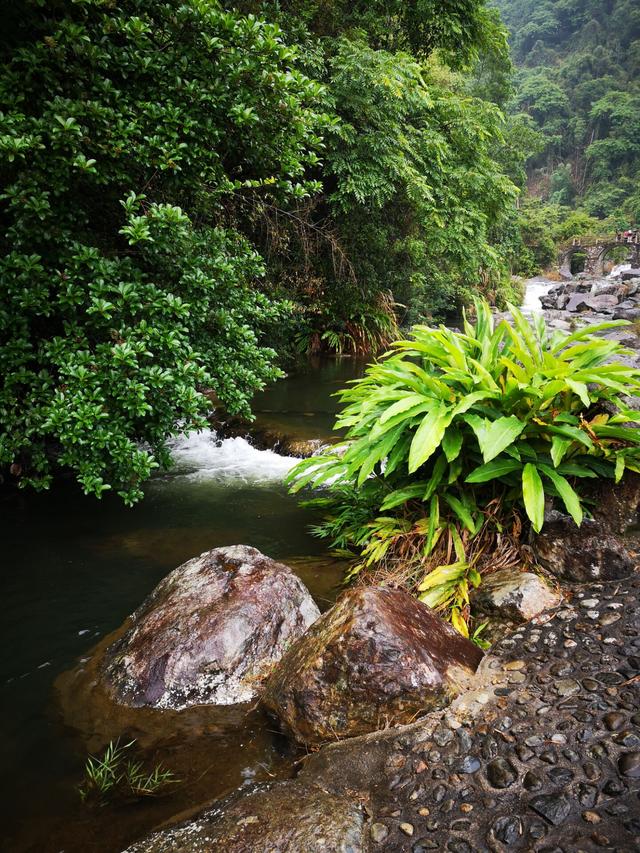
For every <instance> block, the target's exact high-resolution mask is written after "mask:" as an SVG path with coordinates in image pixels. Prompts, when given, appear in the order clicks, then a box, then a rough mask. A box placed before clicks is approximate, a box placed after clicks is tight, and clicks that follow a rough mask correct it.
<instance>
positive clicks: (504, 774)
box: [487, 758, 518, 788]
mask: <svg viewBox="0 0 640 853" xmlns="http://www.w3.org/2000/svg"><path fill="white" fill-rule="evenodd" d="M517 778H518V772H517V770H516V769H515V767H514V766H513V764H512V763H511V762H510V761H509V760H508V759H506V758H496V759H494V760H493V761H490V762H489V764H487V779H488V780H489V783H490V784H491V785H492V786H493V787H494V788H508V787H509V785H513V783H514V782H515V781H516V779H517Z"/></svg>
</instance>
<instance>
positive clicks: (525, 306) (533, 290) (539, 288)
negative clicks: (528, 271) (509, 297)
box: [521, 278, 556, 314]
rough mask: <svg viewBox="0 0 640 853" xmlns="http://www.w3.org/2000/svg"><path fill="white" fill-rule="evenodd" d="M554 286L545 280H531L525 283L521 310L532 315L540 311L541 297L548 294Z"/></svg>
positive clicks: (553, 282) (551, 282) (553, 283)
mask: <svg viewBox="0 0 640 853" xmlns="http://www.w3.org/2000/svg"><path fill="white" fill-rule="evenodd" d="M555 284H556V282H555V281H549V280H548V279H546V278H531V279H529V281H527V282H525V288H526V289H525V293H524V301H523V303H522V308H521V310H522V311H523V312H524V313H525V314H534V313H538V312H540V311H542V303H541V302H540V299H541V297H543V296H544V295H545V293H548V292H549V291H550V290H551V288H552V287H554V286H555Z"/></svg>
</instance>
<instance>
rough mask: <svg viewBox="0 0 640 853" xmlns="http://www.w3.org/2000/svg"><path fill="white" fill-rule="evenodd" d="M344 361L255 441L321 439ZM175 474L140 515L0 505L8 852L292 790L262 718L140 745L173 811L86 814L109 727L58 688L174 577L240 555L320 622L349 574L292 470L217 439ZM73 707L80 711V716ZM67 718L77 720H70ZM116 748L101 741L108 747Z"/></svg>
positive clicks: (272, 402)
mask: <svg viewBox="0 0 640 853" xmlns="http://www.w3.org/2000/svg"><path fill="white" fill-rule="evenodd" d="M552 286H553V282H549V281H547V280H545V279H534V280H532V281H530V282H529V283H528V287H527V295H526V298H525V302H524V305H523V310H524V311H525V313H531V312H533V311H537V310H539V309H540V301H539V299H540V296H541V295H543V294H544V293H545V292H546V291H547V290H548V289H549V288H550V287H552ZM362 370H363V365H362V364H358V363H355V362H353V361H352V360H350V359H336V360H326V361H316V362H314V363H310V364H308V365H306V366H303V367H301V368H300V369H299V371H298V372H296V373H295V374H294V375H292V376H291V377H289V378H287V379H285V380H282V381H280V382H278V383H277V384H276V385H274V386H273V387H271V388H269V389H266V390H265V391H264V392H262V393H260V394H258V395H257V396H256V397H255V399H254V402H253V408H254V411H255V412H256V414H257V421H258V424H259V425H260V426H261V427H262V428H266V429H270V430H276V431H278V430H279V431H282V432H284V433H287V434H288V435H291V436H294V437H296V438H298V439H313V438H320V439H327V438H329V436H330V434H331V429H332V426H333V422H334V419H335V414H336V411H337V409H338V406H339V404H338V401H337V400H336V399H335V397H333V396H332V395H333V394H335V392H336V391H338V390H339V389H340V388H342V387H344V385H345V383H346V382H347V381H348V380H349V379H352V378H354V377H355V376H358V375H361V373H362ZM173 456H174V460H175V466H174V468H173V469H172V470H171V471H170V472H166V473H162V474H159V475H157V476H155V477H154V478H153V479H152V480H151V481H150V482H149V484H148V486H147V488H146V497H145V499H144V501H142V502H141V503H140V504H139V505H137V506H136V507H134V508H133V509H128V508H126V507H125V506H123V505H122V503H121V502H120V501H119V499H118V498H113V497H105V498H104V499H103V500H102V501H101V502H98V501H97V500H95V499H94V498H88V497H84V496H83V495H82V494H81V493H79V491H78V489H77V488H75V487H73V486H72V485H71V484H70V483H62V484H59V485H58V486H57V487H56V489H55V491H54V492H51V493H43V494H32V493H27V492H24V493H22V492H20V493H18V494H17V495H16V494H11V495H8V496H7V495H5V496H4V498H2V497H0V508H1V510H2V513H1V515H0V532H1V534H2V545H3V547H2V553H3V556H4V560H3V568H4V571H3V572H2V580H1V584H2V600H3V602H4V608H5V610H4V613H5V615H4V618H3V620H2V628H1V630H2V634H3V636H2V642H1V643H0V687H1V689H2V704H1V707H2V712H1V713H2V724H3V725H2V731H3V738H2V740H1V743H0V750H1V760H2V767H3V768H4V780H5V786H4V795H3V797H2V806H1V808H2V825H3V827H2V830H3V831H2V837H3V839H4V846H3V848H2V849H6V850H7V851H11V853H35V851H37V853H60V851H64V853H91V851H95V853H117V851H120V850H122V849H123V848H124V847H126V846H127V844H128V843H129V842H131V841H132V840H134V839H135V838H137V837H140V836H142V835H144V834H145V833H147V832H148V831H149V830H150V829H152V828H153V827H154V826H156V825H158V824H159V823H161V822H162V821H163V820H167V819H168V818H170V817H173V816H174V815H176V814H178V813H180V812H182V811H184V810H188V809H190V808H194V807H197V806H198V805H201V804H202V803H203V802H205V801H207V800H210V799H213V798H216V797H218V796H221V795H223V794H225V793H227V792H229V791H232V790H234V789H236V788H237V787H239V786H241V785H245V784H250V783H252V782H256V781H263V780H269V779H274V778H286V777H287V776H290V775H291V774H292V773H293V772H294V769H295V764H294V762H295V761H296V760H297V759H298V758H299V757H300V756H298V755H296V754H295V753H294V752H292V750H291V747H290V746H289V745H288V743H287V742H286V740H285V739H284V738H282V737H281V736H280V735H279V734H278V732H277V731H276V726H275V724H274V723H273V722H272V721H271V720H269V719H268V718H267V717H266V716H265V715H263V714H262V713H261V712H260V711H259V710H255V709H254V710H253V711H251V712H250V713H243V714H241V715H240V716H238V715H237V714H236V713H234V711H233V710H230V709H226V710H224V711H222V712H221V713H220V714H218V715H217V716H216V717H215V719H212V718H211V714H210V713H209V714H208V715H207V713H203V714H202V718H201V719H200V718H199V717H198V715H197V714H195V715H191V716H190V717H189V718H188V719H189V724H188V727H184V726H182V727H180V726H178V728H180V729H181V730H180V731H173V732H172V731H171V730H169V731H167V728H169V729H171V727H167V725H166V723H165V725H164V729H163V730H161V731H160V730H159V731H158V732H157V736H156V737H154V736H153V732H152V733H151V735H149V732H147V733H146V737H145V738H139V733H138V732H136V731H133V732H131V731H130V730H127V731H125V732H122V736H123V737H128V738H130V737H136V738H137V739H138V740H139V742H138V746H139V747H141V748H142V750H143V752H142V756H143V757H144V758H145V759H146V760H147V761H148V762H149V763H150V766H154V765H155V764H156V763H157V762H162V765H163V767H165V768H167V769H170V770H171V771H173V772H174V774H175V776H176V778H177V779H178V780H179V781H178V782H177V783H176V784H175V786H174V787H173V788H172V789H171V790H170V793H169V795H167V796H165V797H158V798H146V799H144V800H142V801H136V802H131V803H119V804H110V805H106V806H103V807H99V808H97V807H95V806H94V807H90V806H88V805H86V804H83V803H82V802H81V801H80V797H79V794H78V790H77V788H78V785H79V784H80V783H81V782H82V779H83V767H84V764H85V761H86V758H87V755H88V754H89V753H92V754H99V753H100V752H101V751H102V750H103V749H104V747H105V746H106V744H107V742H108V740H109V739H110V738H111V737H116V736H117V735H119V734H121V732H120V731H119V730H118V731H112V729H113V720H109V719H107V718H106V717H105V719H103V720H101V721H100V725H95V720H94V721H93V725H94V729H93V730H92V729H91V724H90V723H88V722H87V721H86V720H84V719H83V707H82V701H81V698H79V697H73V696H72V697H71V699H70V698H69V697H68V696H67V697H66V704H65V708H66V719H65V718H64V717H63V714H62V711H61V702H60V701H59V694H58V687H57V683H56V682H57V679H58V678H59V676H60V675H61V673H64V672H65V671H67V670H69V669H70V668H71V667H73V666H74V665H76V664H77V662H78V660H79V659H83V658H86V657H87V656H88V654H89V652H90V650H91V649H92V648H93V647H94V646H95V645H96V644H97V643H98V642H100V641H101V640H103V639H104V638H105V637H106V636H107V635H109V634H110V633H111V632H112V631H114V630H115V629H116V628H118V626H120V625H121V624H122V622H123V620H124V619H125V618H126V617H127V616H128V615H129V614H130V613H131V612H132V611H133V610H135V609H136V608H137V607H138V606H139V605H140V604H141V603H142V601H143V600H144V599H145V597H146V596H147V595H148V594H149V593H150V592H151V591H152V589H153V588H154V587H155V586H156V584H157V583H158V582H159V581H160V580H161V579H162V578H163V577H164V576H165V575H166V574H167V573H168V572H169V571H170V570H171V569H173V568H175V567H176V566H178V565H180V564H181V563H183V562H184V561H185V560H187V559H190V558H191V557H194V556H197V555H199V554H200V553H202V552H203V551H205V550H208V549H210V548H215V547H218V546H222V545H231V544H237V543H243V544H247V545H252V546H254V547H256V548H258V549H260V550H261V551H263V552H264V553H265V554H267V555H269V556H271V557H274V558H276V559H281V560H283V561H284V562H286V563H288V564H289V565H291V566H292V568H293V569H294V571H296V572H297V573H298V574H299V576H300V577H301V578H302V580H303V581H304V583H305V584H306V585H307V587H308V588H309V590H310V592H311V594H312V595H313V596H314V598H315V600H316V602H317V603H318V605H319V607H320V609H321V610H323V609H326V608H327V607H329V606H330V605H331V603H332V602H333V601H334V599H335V596H336V594H337V589H338V584H339V582H340V579H341V577H342V571H343V566H342V565H340V564H338V563H336V562H335V561H333V560H330V559H328V558H327V554H326V550H325V545H324V544H323V543H322V542H321V541H319V540H317V539H314V538H313V537H312V536H311V534H310V532H309V526H310V525H311V524H312V523H313V522H314V521H316V520H317V518H316V516H315V515H314V513H313V512H312V511H311V510H309V509H305V508H302V507H300V505H299V503H298V500H297V498H295V497H293V496H291V495H289V494H288V493H287V490H286V489H285V487H284V485H283V482H282V481H283V478H284V476H285V475H286V473H287V472H288V471H289V469H290V468H291V466H292V465H293V464H295V461H296V460H295V459H292V458H288V457H285V456H280V455H278V454H276V453H273V452H272V451H269V450H257V449H256V448H255V447H253V446H252V445H251V444H250V443H249V442H248V441H247V440H246V439H244V438H229V439H226V440H224V441H220V440H218V438H217V436H216V434H215V433H214V432H212V431H210V430H205V431H203V432H200V433H192V434H191V435H189V436H187V437H183V438H181V439H179V440H176V441H174V442H173ZM74 698H75V706H74ZM69 702H70V703H71V708H69ZM107 732H108V734H107Z"/></svg>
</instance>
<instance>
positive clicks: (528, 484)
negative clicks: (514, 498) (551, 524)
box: [522, 462, 544, 533]
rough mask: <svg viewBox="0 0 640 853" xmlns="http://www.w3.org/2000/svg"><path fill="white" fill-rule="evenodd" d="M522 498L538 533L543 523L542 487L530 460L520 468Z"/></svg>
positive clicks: (538, 475)
mask: <svg viewBox="0 0 640 853" xmlns="http://www.w3.org/2000/svg"><path fill="white" fill-rule="evenodd" d="M522 498H523V500H524V508H525V510H526V511H527V515H528V516H529V520H530V521H531V524H532V526H533V529H534V530H535V531H536V533H540V531H541V530H542V525H543V524H544V488H543V485H542V480H541V479H540V474H538V469H537V468H536V466H535V465H532V464H531V462H527V464H526V465H525V466H524V468H523V469H522Z"/></svg>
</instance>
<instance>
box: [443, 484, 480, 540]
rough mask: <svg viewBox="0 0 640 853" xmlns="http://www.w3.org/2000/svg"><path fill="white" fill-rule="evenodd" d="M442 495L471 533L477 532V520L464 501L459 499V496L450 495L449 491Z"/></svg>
mask: <svg viewBox="0 0 640 853" xmlns="http://www.w3.org/2000/svg"><path fill="white" fill-rule="evenodd" d="M442 497H443V498H444V499H445V501H446V502H447V503H448V504H449V506H450V507H451V509H452V510H453V511H454V512H455V514H456V515H457V516H458V518H459V519H460V521H461V522H462V523H463V524H464V526H465V527H466V528H467V530H469V531H470V532H471V533H475V532H476V522H475V520H474V518H473V516H472V514H471V512H470V511H469V510H468V508H467V507H466V506H465V505H464V504H463V503H462V501H461V500H458V498H456V497H455V496H454V495H450V494H448V493H445V494H444V495H443V496H442Z"/></svg>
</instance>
